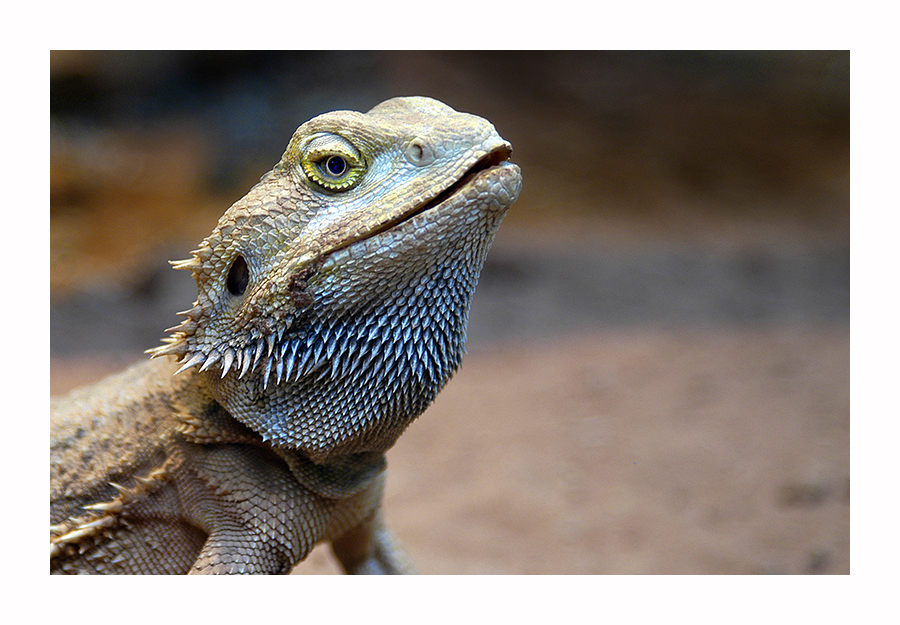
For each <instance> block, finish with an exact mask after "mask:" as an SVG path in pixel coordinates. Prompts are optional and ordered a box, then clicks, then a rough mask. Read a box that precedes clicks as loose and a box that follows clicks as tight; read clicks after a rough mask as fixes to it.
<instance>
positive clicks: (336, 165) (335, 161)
mask: <svg viewBox="0 0 900 625" xmlns="http://www.w3.org/2000/svg"><path fill="white" fill-rule="evenodd" d="M325 170H326V171H327V172H328V173H329V174H331V175H332V176H335V177H338V176H343V175H344V173H345V172H346V171H347V163H346V162H345V161H344V159H342V158H341V157H340V156H329V157H328V160H327V161H325Z"/></svg>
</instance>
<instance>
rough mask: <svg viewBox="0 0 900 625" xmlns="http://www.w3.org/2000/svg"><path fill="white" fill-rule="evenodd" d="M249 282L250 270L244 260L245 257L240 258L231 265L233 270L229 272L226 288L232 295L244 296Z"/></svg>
mask: <svg viewBox="0 0 900 625" xmlns="http://www.w3.org/2000/svg"><path fill="white" fill-rule="evenodd" d="M249 282H250V270H249V269H248V268H247V261H245V260H244V257H243V256H238V257H237V258H235V259H234V262H233V263H231V269H229V270H228V277H227V278H225V288H227V289H228V292H229V293H231V294H232V295H243V294H244V291H246V290H247V284H248V283H249Z"/></svg>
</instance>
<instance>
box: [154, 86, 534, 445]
mask: <svg viewBox="0 0 900 625" xmlns="http://www.w3.org/2000/svg"><path fill="white" fill-rule="evenodd" d="M509 154H510V146H509V144H508V143H507V142H505V141H504V140H503V139H502V138H500V136H499V135H498V134H497V133H496V131H495V130H494V128H493V126H492V125H491V124H490V123H488V122H487V121H486V120H484V119H481V118H479V117H475V116H473V115H467V114H464V113H457V112H456V111H454V110H453V109H451V108H450V107H448V106H446V105H444V104H442V103H440V102H437V101H435V100H431V99H428V98H396V99H394V100H389V101H387V102H384V103H382V104H380V105H379V106H377V107H375V108H374V109H372V110H371V111H369V112H368V113H367V114H361V113H356V112H349V111H337V112H333V113H327V114H325V115H321V116H319V117H316V118H314V119H312V120H310V121H309V122H307V123H305V124H303V125H302V126H300V128H298V129H297V131H296V132H295V133H294V136H293V138H292V139H291V142H290V143H289V144H288V147H287V149H286V151H285V153H284V155H283V156H282V158H281V161H280V162H279V163H278V164H277V165H276V166H275V168H274V169H273V171H271V172H270V173H268V174H267V175H265V176H264V177H263V178H262V180H261V181H260V182H259V183H258V184H257V185H256V186H255V187H254V188H253V189H251V190H250V192H249V193H248V194H247V195H246V196H245V197H244V198H242V199H241V200H240V201H238V202H236V203H235V204H234V205H232V206H231V208H229V209H228V211H227V212H226V213H225V214H224V215H223V217H222V218H221V219H220V220H219V223H218V225H217V226H216V229H215V230H214V231H213V232H212V234H210V235H209V236H208V237H207V238H206V239H204V240H203V242H202V243H201V244H200V247H199V248H198V249H197V250H196V251H194V252H192V257H191V258H190V259H188V260H186V261H179V262H175V263H173V265H174V266H175V267H176V268H179V269H189V270H190V271H191V272H192V274H193V276H194V278H195V280H196V281H197V287H198V296H197V301H196V302H195V305H194V307H193V308H191V309H190V310H188V311H185V312H183V313H181V314H183V315H185V316H186V317H187V319H186V320H185V321H184V322H183V323H182V324H181V325H179V326H177V327H175V328H172V329H171V331H172V335H171V336H170V337H169V338H167V339H166V340H165V343H166V344H165V345H163V346H161V347H158V348H156V349H155V350H152V353H153V355H154V356H161V355H165V354H171V355H175V356H177V357H178V358H179V360H180V362H182V363H183V366H182V368H181V369H180V370H179V371H182V370H185V369H189V368H191V367H195V366H196V367H198V368H199V371H200V372H203V374H204V375H206V376H207V378H208V380H209V382H210V384H211V386H212V388H213V391H214V393H215V394H216V397H217V399H218V400H219V402H220V403H222V404H223V405H224V406H225V407H226V408H227V409H228V410H229V411H230V412H231V413H232V414H233V415H234V416H235V417H236V418H238V419H239V420H241V421H242V422H244V423H245V424H247V425H248V426H250V427H251V428H253V429H255V430H256V431H257V432H259V433H260V434H261V435H262V436H263V438H265V439H271V440H273V441H274V442H275V443H276V444H279V445H283V446H286V447H292V448H297V449H300V450H302V451H304V452H305V453H307V454H308V455H309V456H310V457H311V458H312V459H313V460H317V461H319V460H325V459H327V458H329V457H332V456H336V455H340V454H346V453H355V452H365V451H383V450H385V449H387V448H388V447H390V445H391V444H393V442H394V441H395V440H396V438H397V436H399V435H400V433H401V432H402V431H403V429H404V428H405V427H406V425H408V423H409V422H410V421H411V420H412V419H414V418H415V417H416V416H418V415H419V414H420V413H421V412H422V411H423V410H424V409H425V408H426V407H427V406H428V404H429V403H430V402H431V401H432V400H433V399H434V396H435V395H436V394H437V392H438V391H439V390H440V389H441V388H442V387H443V385H444V384H445V383H446V382H447V380H448V379H449V378H450V376H451V375H452V373H453V371H455V369H456V368H457V367H458V365H459V363H460V360H461V358H462V352H463V343H464V340H465V325H466V319H467V316H468V308H469V301H470V298H471V295H472V292H473V291H474V288H475V283H476V282H477V279H478V274H479V272H480V270H481V267H482V265H483V262H484V257H485V255H486V253H487V249H488V247H489V246H490V243H491V241H492V240H493V236H494V234H495V232H496V230H497V228H498V227H499V224H500V220H501V219H502V217H503V215H504V214H505V212H506V209H507V208H509V206H510V205H511V204H512V202H513V201H515V199H516V198H517V196H518V194H519V190H520V188H521V175H520V173H519V169H518V167H516V166H515V165H512V164H510V163H508V162H506V159H507V158H508V156H509Z"/></svg>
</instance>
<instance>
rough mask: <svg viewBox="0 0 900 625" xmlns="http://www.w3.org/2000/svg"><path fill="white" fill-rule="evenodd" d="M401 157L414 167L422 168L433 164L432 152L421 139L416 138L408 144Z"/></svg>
mask: <svg viewBox="0 0 900 625" xmlns="http://www.w3.org/2000/svg"><path fill="white" fill-rule="evenodd" d="M403 155H404V156H405V157H406V160H408V161H409V162H410V163H412V164H413V165H415V166H416V167H424V166H425V165H431V163H433V162H434V150H432V149H431V146H430V145H428V144H427V143H425V141H423V140H422V139H419V138H416V139H413V140H412V141H410V142H409V145H407V146H406V150H405V151H404V153H403Z"/></svg>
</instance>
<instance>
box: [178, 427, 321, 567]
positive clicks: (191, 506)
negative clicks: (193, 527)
mask: <svg viewBox="0 0 900 625" xmlns="http://www.w3.org/2000/svg"><path fill="white" fill-rule="evenodd" d="M191 452H192V453H191V454H190V460H189V461H188V463H187V469H186V470H187V471H189V472H190V474H191V475H190V476H185V477H186V478H187V479H184V480H182V481H180V483H181V485H182V486H181V493H180V495H181V497H182V501H183V505H184V508H185V510H186V511H187V513H188V514H189V515H190V517H191V518H192V521H193V522H194V523H196V524H197V525H199V526H200V527H202V528H203V529H204V530H205V531H206V532H207V533H208V534H209V535H208V538H207V540H206V542H205V543H204V545H203V547H202V549H201V550H200V553H199V555H198V557H197V559H196V561H195V562H194V564H193V566H192V567H191V570H190V571H189V573H190V574H193V575H197V574H246V573H269V574H276V573H282V574H284V573H289V572H290V570H291V569H292V568H293V566H294V565H295V564H296V563H297V562H299V561H300V560H302V559H303V558H305V557H306V556H307V554H308V553H309V552H310V551H311V550H312V548H313V546H314V545H315V544H316V543H317V542H319V540H321V538H322V536H323V533H324V531H325V528H326V527H327V525H328V523H329V520H330V518H331V516H332V512H333V509H334V506H335V502H334V501H332V500H328V499H325V498H323V497H320V496H319V495H316V494H315V493H313V492H311V491H310V490H308V489H307V488H305V487H304V486H302V485H301V484H299V483H298V482H297V481H296V479H294V477H293V475H292V474H291V473H290V471H289V470H288V469H287V467H286V466H285V465H284V463H283V462H281V461H280V459H279V458H278V457H277V456H276V455H275V454H273V453H271V452H269V451H267V450H265V449H262V448H259V447H256V446H252V445H210V446H199V445H197V446H191Z"/></svg>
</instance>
